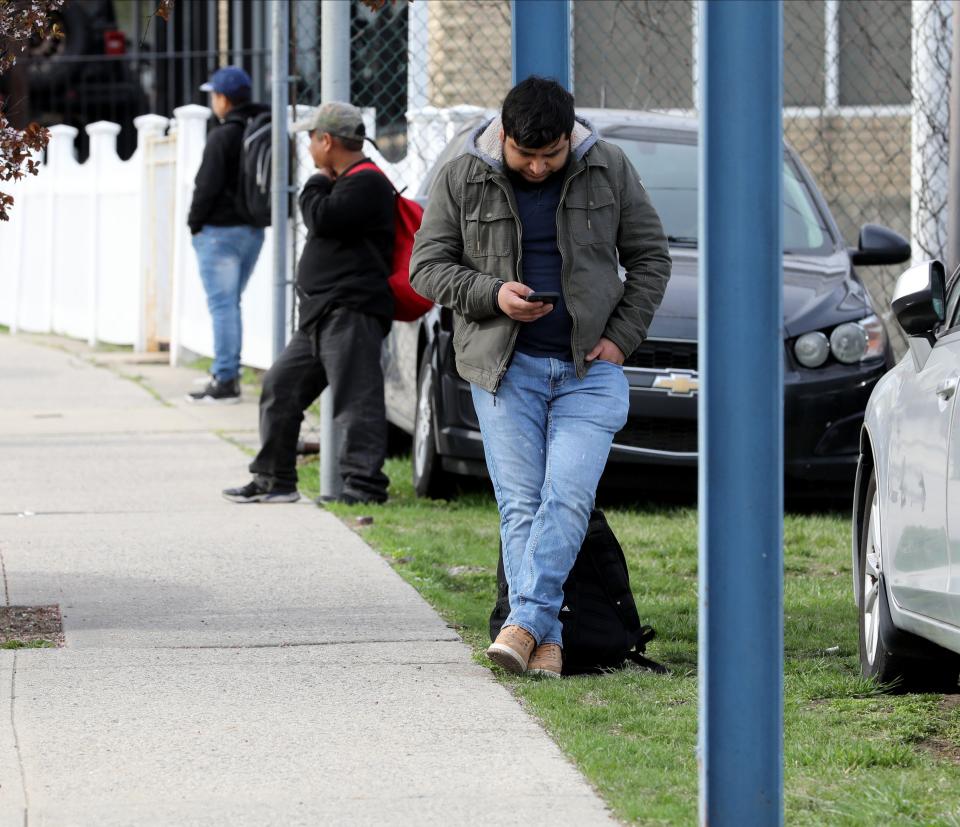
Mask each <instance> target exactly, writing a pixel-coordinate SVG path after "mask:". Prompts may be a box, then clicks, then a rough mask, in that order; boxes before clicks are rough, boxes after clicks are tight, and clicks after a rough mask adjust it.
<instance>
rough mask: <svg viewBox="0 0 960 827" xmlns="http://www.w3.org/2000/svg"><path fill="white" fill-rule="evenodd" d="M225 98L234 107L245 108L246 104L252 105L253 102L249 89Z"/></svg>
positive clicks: (238, 91)
mask: <svg viewBox="0 0 960 827" xmlns="http://www.w3.org/2000/svg"><path fill="white" fill-rule="evenodd" d="M224 97H225V98H226V99H227V100H228V101H230V103H231V104H232V105H233V106H243V105H244V104H245V103H250V101H251V100H252V95H251V92H250V90H249V89H238V90H237V91H236V92H234V93H233V94H232V95H224Z"/></svg>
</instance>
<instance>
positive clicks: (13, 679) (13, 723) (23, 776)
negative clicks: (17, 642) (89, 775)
mask: <svg viewBox="0 0 960 827" xmlns="http://www.w3.org/2000/svg"><path fill="white" fill-rule="evenodd" d="M16 699H17V653H16V652H14V653H13V669H12V671H11V674H10V728H11V729H12V730H13V750H14V753H16V756H17V766H18V767H19V769H20V785H21V788H22V789H23V827H27V825H28V824H29V823H30V795H29V793H28V792H27V771H26V768H25V767H24V766H23V752H22V751H21V749H20V736H19V734H18V733H17V720H16V714H15V713H16Z"/></svg>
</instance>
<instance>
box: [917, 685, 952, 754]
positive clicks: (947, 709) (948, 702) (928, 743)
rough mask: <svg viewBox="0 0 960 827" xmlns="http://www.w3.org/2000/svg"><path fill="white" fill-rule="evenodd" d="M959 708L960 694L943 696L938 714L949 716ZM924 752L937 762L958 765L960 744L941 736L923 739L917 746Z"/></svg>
mask: <svg viewBox="0 0 960 827" xmlns="http://www.w3.org/2000/svg"><path fill="white" fill-rule="evenodd" d="M958 707H960V694H953V695H944V696H943V697H942V698H941V699H940V713H941V714H943V715H949V714H950V713H951V712H953V710H955V709H957V708H958ZM918 746H919V747H920V749H922V750H923V751H924V752H927V753H929V754H930V755H932V756H933V757H934V758H936V759H937V760H938V761H949V762H950V763H951V764H960V744H958V743H957V742H955V741H952V740H950V739H949V738H944V737H943V736H942V735H935V736H931V737H930V738H924V739H923V740H922V741H921V742H920V743H919V745H918Z"/></svg>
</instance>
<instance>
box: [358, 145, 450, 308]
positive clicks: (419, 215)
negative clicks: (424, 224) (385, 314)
mask: <svg viewBox="0 0 960 827" xmlns="http://www.w3.org/2000/svg"><path fill="white" fill-rule="evenodd" d="M368 169H373V170H376V171H377V172H379V173H380V174H381V175H383V177H384V178H386V177H387V176H386V174H385V173H384V171H383V170H382V169H380V167H378V166H377V165H376V164H374V163H370V162H366V163H362V164H357V165H356V166H355V167H354V168H353V169H351V170H350V171H349V172H347V173H346V175H347V176H349V175H353V174H354V173H355V172H363V171H364V170H368ZM391 186H393V185H392V184H391ZM393 191H394V192H395V193H396V206H395V208H394V213H393V215H394V217H393V232H394V237H393V263H392V266H391V268H390V278H389V279H388V280H387V281H388V283H389V285H390V291H391V292H392V293H393V301H394V308H393V318H394V319H396V320H397V321H398V322H412V321H413V320H414V319H419V318H420V317H421V316H422V315H423V314H424V313H426V312H427V311H428V310H429V309H430V308H431V307H433V302H432V301H430V299H428V298H425V297H424V296H421V295H420V294H419V293H418V292H417V291H416V290H414V289H413V288H412V287H411V286H410V254H411V253H412V252H413V237H414V235H416V232H417V230H418V229H420V222H421V221H422V220H423V207H421V206H420V205H419V204H418V203H417V202H416V201H411V200H410V199H409V198H404V197H403V196H402V195H401V194H400V193H399V192H397V189H396V187H394V189H393Z"/></svg>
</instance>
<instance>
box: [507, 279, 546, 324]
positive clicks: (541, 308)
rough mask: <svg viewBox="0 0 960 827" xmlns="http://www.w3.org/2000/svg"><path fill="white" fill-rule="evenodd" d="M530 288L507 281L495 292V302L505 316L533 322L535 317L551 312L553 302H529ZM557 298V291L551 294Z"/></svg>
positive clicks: (519, 320) (518, 320)
mask: <svg viewBox="0 0 960 827" xmlns="http://www.w3.org/2000/svg"><path fill="white" fill-rule="evenodd" d="M531 292H532V291H531V290H530V288H529V287H527V286H526V285H525V284H520V283H519V282H516V281H508V282H505V283H503V284H501V285H500V289H499V291H498V292H497V304H498V305H499V307H500V310H502V311H503V313H504V315H505V316H509V317H510V318H511V319H513V320H514V321H517V322H535V321H536V320H537V319H539V318H541V317H543V316H546V315H547V314H548V313H552V312H553V307H554V304H552V303H548V302H542V303H541V302H540V301H539V300H538V301H536V302H531V301H530V300H529V299H530V294H531ZM552 295H553V296H555V297H556V298H554V299H553V302H554V303H556V301H557V299H558V298H559V295H560V294H559V293H554V294H552Z"/></svg>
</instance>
